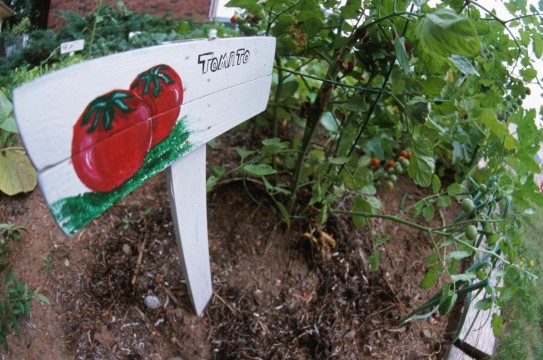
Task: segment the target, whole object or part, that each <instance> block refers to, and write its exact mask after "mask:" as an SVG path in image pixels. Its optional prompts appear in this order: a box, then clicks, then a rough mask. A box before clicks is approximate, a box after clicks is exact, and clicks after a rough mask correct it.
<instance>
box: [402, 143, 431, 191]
mask: <svg viewBox="0 0 543 360" xmlns="http://www.w3.org/2000/svg"><path fill="white" fill-rule="evenodd" d="M435 166H436V163H435V158H434V151H433V146H432V144H431V143H430V140H428V139H426V138H423V137H415V138H413V142H412V157H411V160H410V161H409V168H408V174H409V177H410V178H411V179H413V181H414V182H415V183H416V184H417V185H419V186H424V187H426V186H430V184H431V183H432V176H433V174H434V170H435Z"/></svg>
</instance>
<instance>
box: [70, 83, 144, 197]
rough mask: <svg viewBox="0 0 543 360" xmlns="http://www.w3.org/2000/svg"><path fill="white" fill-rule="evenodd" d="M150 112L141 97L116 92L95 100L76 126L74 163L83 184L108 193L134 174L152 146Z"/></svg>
mask: <svg viewBox="0 0 543 360" xmlns="http://www.w3.org/2000/svg"><path fill="white" fill-rule="evenodd" d="M150 118H151V109H150V108H149V106H148V105H147V103H146V102H145V101H143V99H142V98H141V97H139V96H138V95H136V94H133V93H131V92H129V91H124V90H114V91H111V92H109V93H107V94H105V95H102V96H99V97H97V98H96V99H94V100H93V101H92V102H91V103H90V104H89V105H88V106H87V107H86V108H85V110H84V111H83V113H82V114H81V116H80V117H79V119H78V120H77V123H76V124H75V126H74V135H73V138H72V163H73V166H74V169H75V172H76V174H77V176H78V177H79V179H80V180H81V182H82V183H83V184H85V185H86V186H87V187H88V188H89V189H91V190H92V191H96V192H108V191H111V190H113V189H115V188H116V187H118V186H119V185H121V184H123V183H124V182H125V181H126V180H128V179H129V178H130V177H132V175H134V174H135V173H136V172H137V171H138V170H139V168H140V167H141V165H142V164H143V161H144V159H145V154H146V153H147V151H149V149H150V147H151V142H152V139H153V129H152V125H153V124H152V121H151V120H150Z"/></svg>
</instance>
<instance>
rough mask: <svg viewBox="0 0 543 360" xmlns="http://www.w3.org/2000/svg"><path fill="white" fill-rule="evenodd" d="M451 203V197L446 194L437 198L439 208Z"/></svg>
mask: <svg viewBox="0 0 543 360" xmlns="http://www.w3.org/2000/svg"><path fill="white" fill-rule="evenodd" d="M450 205H451V198H450V197H449V196H447V195H443V196H440V197H439V198H438V199H437V206H439V207H440V208H446V207H448V206H450Z"/></svg>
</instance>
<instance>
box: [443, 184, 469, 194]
mask: <svg viewBox="0 0 543 360" xmlns="http://www.w3.org/2000/svg"><path fill="white" fill-rule="evenodd" d="M465 192H466V190H465V189H464V188H463V187H462V185H461V184H458V183H454V184H451V185H449V187H448V188H447V193H448V194H449V196H456V195H460V194H464V193H465Z"/></svg>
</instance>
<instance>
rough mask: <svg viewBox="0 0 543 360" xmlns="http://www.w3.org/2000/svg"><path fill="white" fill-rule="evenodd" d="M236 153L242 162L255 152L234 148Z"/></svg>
mask: <svg viewBox="0 0 543 360" xmlns="http://www.w3.org/2000/svg"><path fill="white" fill-rule="evenodd" d="M236 152H237V153H238V155H239V156H240V157H241V160H244V159H245V158H247V157H249V156H251V155H253V154H255V153H256V151H253V150H245V149H242V148H239V147H237V148H236Z"/></svg>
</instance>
